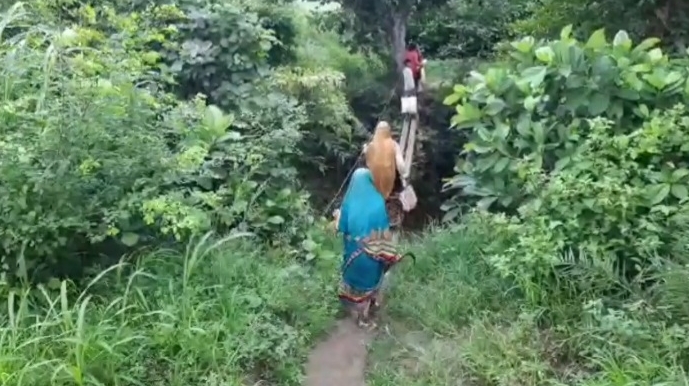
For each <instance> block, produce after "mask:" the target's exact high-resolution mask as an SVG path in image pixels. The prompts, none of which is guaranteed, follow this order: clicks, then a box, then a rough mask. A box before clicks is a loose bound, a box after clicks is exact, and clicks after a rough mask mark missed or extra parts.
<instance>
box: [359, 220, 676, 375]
mask: <svg viewBox="0 0 689 386" xmlns="http://www.w3.org/2000/svg"><path fill="white" fill-rule="evenodd" d="M496 237H498V235H496V234H491V233H489V232H486V230H485V229H479V228H476V227H470V228H465V227H455V228H452V229H442V230H434V231H432V232H429V233H428V234H427V235H426V236H424V237H422V238H419V239H418V240H415V241H413V242H412V243H411V245H410V248H412V249H415V250H416V251H415V252H416V254H417V256H418V258H419V262H418V264H417V265H415V266H414V265H403V266H402V267H401V269H400V270H399V271H396V272H395V273H394V276H393V280H392V285H391V293H390V295H389V296H388V315H387V317H388V318H387V326H388V327H387V329H385V330H384V333H383V334H382V337H381V339H379V340H378V342H377V343H376V344H375V345H374V347H373V350H372V352H371V358H372V359H371V364H370V369H369V380H370V385H372V386H387V385H390V386H392V385H405V386H406V385H419V386H421V385H481V386H484V385H499V386H515V385H563V386H564V385H581V386H618V385H619V386H628V385H654V386H661V385H663V386H666V385H668V386H669V385H689V377H688V376H687V372H686V369H687V365H688V363H687V350H686V348H684V347H686V341H687V337H689V326H687V324H686V320H682V319H678V318H673V317H671V316H670V315H671V314H674V315H678V313H676V312H677V311H676V310H677V307H681V306H682V305H683V304H685V301H684V300H682V298H683V296H680V295H679V292H678V291H677V284H678V282H677V280H676V279H671V278H666V279H662V280H660V281H658V284H657V285H656V286H655V287H654V288H652V289H645V290H644V291H641V292H637V293H630V294H629V295H628V297H627V299H626V300H625V303H624V304H623V305H622V306H620V307H617V308H615V307H610V306H607V307H606V303H609V299H606V298H599V299H586V298H581V299H579V298H576V297H575V298H571V297H569V298H568V297H566V296H563V295H561V293H560V292H558V290H557V288H540V289H538V290H542V291H546V292H549V297H548V303H547V304H543V305H542V306H540V307H535V306H533V304H532V303H530V302H529V301H528V299H526V298H525V295H524V294H522V293H520V292H519V291H518V290H517V286H516V285H514V284H515V283H511V282H510V281H508V280H504V279H502V278H501V277H499V276H498V275H497V274H496V273H495V272H494V270H493V269H492V268H491V266H490V265H489V263H488V259H486V258H485V256H483V255H482V252H481V251H482V249H483V248H482V247H483V246H485V245H487V244H488V243H490V242H492V241H495V238H496ZM668 269H669V268H668ZM669 272H672V274H671V276H673V277H675V276H677V277H684V278H686V277H687V276H686V275H687V273H688V271H687V269H686V268H682V267H677V266H674V267H673V268H672V269H669ZM582 280H584V281H585V280H588V283H589V285H591V286H594V285H598V284H596V283H595V280H597V279H596V278H595V277H593V276H591V277H590V278H589V279H586V278H582ZM684 282H685V283H686V281H684ZM563 292H564V291H563ZM662 294H665V295H662ZM684 297H685V295H684ZM661 299H662V300H661ZM546 315H547V317H545V316H546ZM544 320H551V321H552V322H550V323H544Z"/></svg>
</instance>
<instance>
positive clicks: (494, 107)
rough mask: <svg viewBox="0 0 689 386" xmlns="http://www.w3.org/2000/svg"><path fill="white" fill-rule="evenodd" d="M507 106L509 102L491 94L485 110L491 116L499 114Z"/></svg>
mask: <svg viewBox="0 0 689 386" xmlns="http://www.w3.org/2000/svg"><path fill="white" fill-rule="evenodd" d="M506 106H507V104H506V103H505V101H503V100H502V99H500V98H496V97H494V96H492V95H491V96H490V97H489V98H488V103H487V104H486V107H485V108H484V109H483V112H484V113H486V114H487V115H490V116H493V115H497V114H499V113H500V112H501V111H502V110H503V109H504V108H505V107H506Z"/></svg>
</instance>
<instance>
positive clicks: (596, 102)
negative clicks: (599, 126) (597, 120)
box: [589, 92, 610, 117]
mask: <svg viewBox="0 0 689 386" xmlns="http://www.w3.org/2000/svg"><path fill="white" fill-rule="evenodd" d="M608 107H610V95H609V94H605V93H602V92H597V93H595V94H593V96H592V97H591V100H590V101H589V114H591V115H592V116H594V117H597V116H599V115H601V114H603V113H604V112H605V111H606V110H607V109H608Z"/></svg>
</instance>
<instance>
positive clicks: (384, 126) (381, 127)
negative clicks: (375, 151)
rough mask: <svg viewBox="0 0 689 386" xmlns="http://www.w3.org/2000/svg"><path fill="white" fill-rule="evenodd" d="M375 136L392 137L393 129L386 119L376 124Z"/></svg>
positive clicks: (379, 137)
mask: <svg viewBox="0 0 689 386" xmlns="http://www.w3.org/2000/svg"><path fill="white" fill-rule="evenodd" d="M373 138H374V139H375V138H378V139H383V138H392V129H391V128H390V124H389V123H387V122H386V121H380V122H378V124H377V125H376V130H375V131H374V132H373Z"/></svg>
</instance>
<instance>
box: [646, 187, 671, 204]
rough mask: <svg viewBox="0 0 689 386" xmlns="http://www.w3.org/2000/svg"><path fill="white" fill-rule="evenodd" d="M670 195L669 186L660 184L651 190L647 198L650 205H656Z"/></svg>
mask: <svg viewBox="0 0 689 386" xmlns="http://www.w3.org/2000/svg"><path fill="white" fill-rule="evenodd" d="M669 194H670V185H669V184H662V185H656V186H654V187H653V188H652V189H651V195H650V197H649V199H650V204H651V205H657V204H659V203H660V202H662V201H663V200H664V199H665V198H666V197H667V196H668V195H669Z"/></svg>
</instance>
